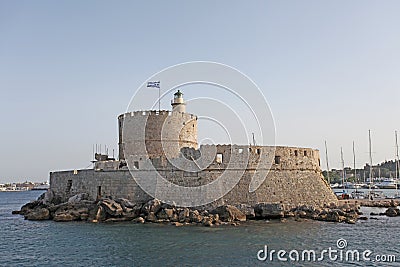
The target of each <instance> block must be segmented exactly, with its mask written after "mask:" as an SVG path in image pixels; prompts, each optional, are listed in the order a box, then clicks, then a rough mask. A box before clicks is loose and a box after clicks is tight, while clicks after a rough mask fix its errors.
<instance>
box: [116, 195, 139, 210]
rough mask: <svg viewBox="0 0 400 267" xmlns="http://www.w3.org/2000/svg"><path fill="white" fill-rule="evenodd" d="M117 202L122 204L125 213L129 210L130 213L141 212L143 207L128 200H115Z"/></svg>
mask: <svg viewBox="0 0 400 267" xmlns="http://www.w3.org/2000/svg"><path fill="white" fill-rule="evenodd" d="M115 202H117V203H118V204H120V205H121V207H122V209H123V210H124V211H127V210H128V211H130V210H139V211H140V209H141V208H142V205H138V204H134V203H132V202H130V201H129V200H128V199H126V198H118V199H116V200H115ZM129 209H130V210H129ZM139 211H138V212H139Z"/></svg>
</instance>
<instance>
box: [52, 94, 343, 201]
mask: <svg viewBox="0 0 400 267" xmlns="http://www.w3.org/2000/svg"><path fill="white" fill-rule="evenodd" d="M171 105H172V111H167V110H162V111H154V110H150V111H134V112H128V113H125V114H121V115H120V116H119V117H118V126H119V153H118V154H119V158H118V160H116V159H114V158H109V157H108V156H107V155H102V154H96V155H95V158H96V161H95V162H94V168H93V169H82V170H71V171H57V172H51V173H50V190H51V191H52V192H53V194H54V195H55V196H58V197H59V198H61V199H62V200H67V199H68V198H69V197H71V196H74V195H77V194H80V193H86V194H87V195H88V197H89V199H90V200H96V199H100V198H102V197H111V198H124V199H128V200H129V201H131V202H133V203H139V204H142V203H145V202H147V201H149V200H150V199H152V198H153V196H154V195H153V194H151V195H152V196H150V195H149V194H148V193H146V192H145V191H144V190H143V189H142V188H143V187H142V186H139V185H138V182H137V181H146V180H147V179H149V180H150V179H152V177H154V175H155V174H156V173H157V174H158V175H160V176H161V177H163V178H164V179H165V180H166V181H169V182H170V183H172V184H173V185H177V186H181V187H185V188H198V187H203V189H202V191H200V192H201V193H200V194H199V195H197V196H196V198H198V197H200V198H203V197H204V199H202V200H203V202H204V203H206V202H207V203H209V205H211V206H212V207H217V206H219V205H226V204H229V205H243V204H244V205H255V204H257V203H280V204H283V205H289V206H301V205H310V206H311V205H312V206H315V205H317V206H323V205H329V204H330V203H337V198H336V197H335V195H334V194H333V192H332V190H331V189H330V187H329V185H328V184H327V182H326V181H325V179H324V178H323V176H322V173H321V169H320V156H319V151H318V150H315V149H311V148H299V147H283V146H256V145H234V144H231V145H201V146H200V147H198V143H197V116H196V115H193V114H189V113H186V110H185V105H186V104H185V102H184V99H183V96H182V93H181V92H180V91H179V90H178V92H177V93H175V94H174V99H173V100H172V102H171ZM257 176H258V181H259V184H257V180H256V181H254V178H255V177H256V178H257ZM133 177H135V179H134V178H133ZM219 177H224V179H225V180H222V183H223V184H229V183H230V181H231V180H235V181H234V183H233V182H232V187H229V191H228V192H227V193H226V194H224V195H223V196H221V197H219V198H213V196H214V195H215V194H214V193H215V192H214V191H215V190H217V191H218V190H221V188H220V187H221V185H222V184H215V186H208V187H205V186H206V185H213V184H212V183H213V182H217V180H218V179H219ZM260 178H261V179H260ZM236 180H237V181H236ZM157 181H158V180H157ZM151 186H153V187H152V188H150V191H152V192H153V193H154V194H155V195H156V197H157V190H160V187H157V185H150V187H151ZM252 188H253V189H255V190H252ZM161 190H167V189H165V187H161ZM146 191H147V190H146ZM147 192H149V191H147ZM162 193H166V194H162V195H163V196H166V198H167V202H168V198H170V199H171V201H170V202H172V201H173V200H174V199H182V200H183V202H184V203H187V204H186V205H188V206H195V205H196V203H197V202H193V203H192V202H191V201H192V200H193V199H191V198H193V196H191V195H190V194H189V195H183V194H182V195H177V193H176V192H172V191H171V192H170V194H169V192H162ZM208 196H211V197H209V198H207V197H208ZM162 200H163V201H165V199H162ZM203 202H202V203H203Z"/></svg>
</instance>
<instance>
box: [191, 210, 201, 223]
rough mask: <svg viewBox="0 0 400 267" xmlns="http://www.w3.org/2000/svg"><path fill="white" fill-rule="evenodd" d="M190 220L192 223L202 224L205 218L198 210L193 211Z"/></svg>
mask: <svg viewBox="0 0 400 267" xmlns="http://www.w3.org/2000/svg"><path fill="white" fill-rule="evenodd" d="M189 220H190V222H194V223H200V222H201V221H202V220H203V216H201V215H200V212H199V211H198V210H191V211H190V212H189Z"/></svg>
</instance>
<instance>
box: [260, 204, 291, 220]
mask: <svg viewBox="0 0 400 267" xmlns="http://www.w3.org/2000/svg"><path fill="white" fill-rule="evenodd" d="M254 212H255V214H256V217H261V218H267V219H274V218H283V217H284V215H285V214H284V208H283V205H282V204H280V203H259V204H257V205H256V206H255V207H254Z"/></svg>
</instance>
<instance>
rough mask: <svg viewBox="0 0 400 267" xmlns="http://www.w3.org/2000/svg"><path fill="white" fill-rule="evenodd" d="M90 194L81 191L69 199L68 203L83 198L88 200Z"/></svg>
mask: <svg viewBox="0 0 400 267" xmlns="http://www.w3.org/2000/svg"><path fill="white" fill-rule="evenodd" d="M88 198H89V195H88V194H87V193H80V194H77V195H75V196H72V197H70V198H69V199H68V203H79V202H81V201H82V200H88Z"/></svg>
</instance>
